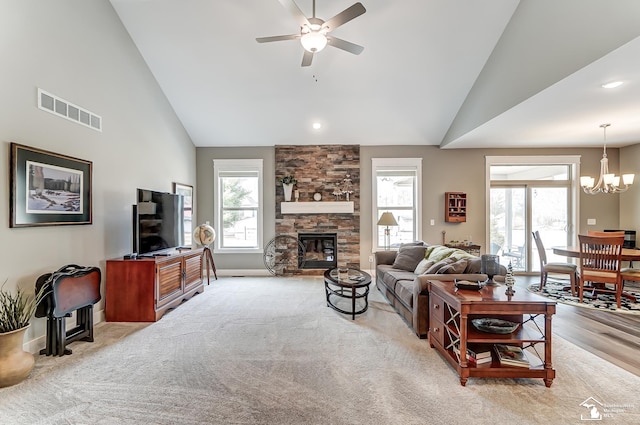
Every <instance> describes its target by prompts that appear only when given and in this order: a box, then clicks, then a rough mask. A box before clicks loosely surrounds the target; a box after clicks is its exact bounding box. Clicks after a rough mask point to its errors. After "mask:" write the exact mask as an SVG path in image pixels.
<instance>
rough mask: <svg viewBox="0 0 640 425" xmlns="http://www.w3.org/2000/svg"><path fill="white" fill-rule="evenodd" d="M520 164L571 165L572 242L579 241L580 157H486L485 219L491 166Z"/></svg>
mask: <svg viewBox="0 0 640 425" xmlns="http://www.w3.org/2000/svg"><path fill="white" fill-rule="evenodd" d="M519 164H539V165H570V166H571V167H570V168H571V175H570V176H569V180H570V184H571V187H570V189H569V193H570V194H571V216H570V217H569V220H570V221H571V222H572V226H571V228H570V238H571V240H574V241H577V240H578V236H577V235H578V231H579V229H578V223H580V221H579V219H578V214H579V211H580V184H579V183H580V180H579V179H580V177H579V176H580V155H550V156H486V157H485V180H484V181H485V185H486V187H485V199H487V202H485V217H490V214H491V211H490V210H491V205H489V199H491V166H492V165H519ZM489 237H490V235H489V226H488V225H487V233H486V235H485V246H489Z"/></svg>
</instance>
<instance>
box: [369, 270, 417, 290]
mask: <svg viewBox="0 0 640 425" xmlns="http://www.w3.org/2000/svg"><path fill="white" fill-rule="evenodd" d="M377 271H378V279H380V280H382V283H384V285H385V286H386V287H387V288H389V289H390V290H391V291H395V289H396V283H398V281H400V280H409V281H412V282H413V280H414V279H415V278H416V275H415V274H414V273H413V272H408V271H406V270H398V269H394V268H393V267H391V266H389V265H386V264H383V265H379V266H378V267H377Z"/></svg>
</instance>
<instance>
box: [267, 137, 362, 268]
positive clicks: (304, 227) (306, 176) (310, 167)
mask: <svg viewBox="0 0 640 425" xmlns="http://www.w3.org/2000/svg"><path fill="white" fill-rule="evenodd" d="M275 164H276V167H275V169H276V175H275V179H274V180H275V181H274V184H276V185H277V189H276V235H283V234H284V235H289V236H293V237H295V238H298V235H299V234H316V235H326V234H331V235H334V234H335V253H334V258H335V260H336V261H337V265H338V266H340V267H344V266H348V267H354V268H359V267H360V146H357V145H345V146H340V145H321V146H290V145H287V146H276V148H275ZM286 175H291V176H293V177H295V178H296V179H297V181H298V183H297V185H296V186H295V187H294V189H295V190H297V191H298V193H299V203H301V204H302V203H304V205H301V206H302V207H312V208H298V209H295V210H300V211H301V212H287V213H283V212H282V208H281V204H282V203H283V202H284V191H283V188H282V185H281V184H280V183H278V179H279V178H282V177H284V176H286ZM347 175H348V176H349V178H350V179H351V183H352V184H353V193H352V194H351V196H350V197H349V201H351V202H353V212H343V209H340V208H337V209H334V208H331V207H332V206H333V205H338V204H336V203H335V201H337V200H338V199H337V198H336V197H335V196H334V195H333V192H334V191H335V189H336V187H338V186H340V185H341V184H342V182H343V180H344V179H345V178H347ZM316 193H319V194H320V196H321V201H315V200H314V194H316ZM345 200H346V199H345V197H342V199H340V201H345ZM294 202H295V201H292V202H291V203H294ZM343 203H344V202H343ZM316 206H317V207H320V206H322V208H315V207H316ZM326 207H328V210H329V211H330V212H323V211H325V210H326V209H327V208H326ZM288 209H289V208H288ZM334 211H339V212H334ZM349 211H351V210H349ZM322 241H323V240H322V239H321V240H320V244H322ZM304 246H305V248H307V246H306V245H304ZM314 250H315V244H314ZM313 254H314V255H315V254H319V253H317V252H313ZM336 255H337V256H336ZM316 260H317V259H312V261H316ZM323 261H327V260H326V257H325V259H324V260H323ZM305 263H306V262H305ZM312 264H315V265H318V263H312ZM325 266H328V263H321V264H319V265H318V267H320V268H306V266H305V268H302V269H298V270H297V272H296V274H303V275H321V274H322V273H323V272H324V270H326V268H329V267H334V265H331V266H328V267H325Z"/></svg>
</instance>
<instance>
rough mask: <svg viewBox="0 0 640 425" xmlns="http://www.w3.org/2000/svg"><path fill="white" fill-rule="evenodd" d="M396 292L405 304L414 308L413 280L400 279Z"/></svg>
mask: <svg viewBox="0 0 640 425" xmlns="http://www.w3.org/2000/svg"><path fill="white" fill-rule="evenodd" d="M395 292H396V296H397V297H398V299H400V300H401V301H402V303H403V304H404V305H406V306H407V307H409V308H413V280H399V281H398V283H396V291H395Z"/></svg>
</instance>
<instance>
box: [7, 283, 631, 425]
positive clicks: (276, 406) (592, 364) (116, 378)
mask: <svg viewBox="0 0 640 425" xmlns="http://www.w3.org/2000/svg"><path fill="white" fill-rule="evenodd" d="M370 300H371V305H370V308H369V310H368V311H367V312H366V313H365V314H363V315H361V316H357V317H356V320H354V321H352V320H351V318H350V317H347V316H345V315H342V314H339V313H337V312H335V311H333V310H332V309H330V308H328V307H326V304H325V299H324V288H323V283H322V280H321V278H312V277H308V278H277V277H261V278H221V279H219V280H217V281H212V283H211V286H207V287H206V291H205V293H204V294H201V295H198V296H196V297H194V298H193V299H191V300H189V301H187V302H186V303H184V304H183V305H181V306H180V307H179V308H177V309H175V310H173V311H171V312H169V313H168V314H167V315H165V317H164V318H162V319H161V320H160V321H159V322H157V323H154V324H130V323H101V324H99V325H98V326H96V329H95V333H96V342H94V343H87V342H76V343H73V344H71V348H72V349H73V354H72V355H70V356H64V357H62V358H60V357H45V356H37V357H36V367H35V369H34V371H33V372H32V374H31V376H30V377H29V379H27V380H26V381H24V382H22V383H21V384H18V385H16V386H14V387H10V388H5V389H0V424H29V425H36V424H109V425H111V424H307V425H308V424H447V425H452V424H464V425H469V424H490V425H496V424H505V423H518V424H549V423H566V424H578V423H581V420H580V416H581V415H584V416H585V417H586V415H587V414H588V411H587V410H586V409H585V408H584V407H581V406H580V403H582V402H583V401H584V400H586V399H587V398H589V397H593V398H595V399H596V400H598V401H599V402H600V403H603V404H608V405H614V404H615V405H626V406H625V407H624V408H622V410H624V412H621V413H616V414H615V415H614V418H613V419H612V420H611V422H612V423H615V424H638V423H640V406H637V405H636V406H632V404H633V403H634V402H635V400H637V391H635V390H632V389H634V388H635V389H637V388H640V378H638V377H637V376H635V375H632V374H631V373H628V372H626V371H624V370H622V369H620V368H618V367H617V366H613V365H611V364H609V363H607V362H606V361H604V360H601V359H600V358H598V357H596V356H593V355H591V354H590V353H587V352H585V351H584V350H582V349H580V348H577V347H575V346H574V345H572V344H570V343H568V342H566V341H564V340H562V339H560V338H558V337H555V338H554V345H553V355H554V367H555V369H556V371H557V377H556V379H555V380H554V383H553V385H552V387H551V388H546V387H545V386H544V383H543V381H542V380H541V379H537V380H529V379H504V380H498V379H488V380H481V379H470V380H469V382H468V383H467V386H466V387H462V386H460V384H459V380H458V378H457V375H456V374H455V372H454V371H453V370H452V369H451V368H450V367H449V366H448V365H447V363H445V361H444V360H443V359H442V358H441V357H440V355H439V354H438V353H437V352H436V351H435V350H433V349H431V348H430V347H429V344H428V342H427V341H426V340H420V339H418V338H417V337H416V336H415V335H414V334H413V333H412V332H411V331H410V330H409V328H408V327H407V326H406V325H405V323H404V322H402V320H401V319H400V317H399V316H398V315H397V314H396V313H395V312H394V311H393V309H392V308H391V307H390V306H389V305H388V304H387V302H386V301H385V300H384V299H383V298H382V296H381V295H380V294H379V293H378V291H377V290H376V289H375V288H372V290H371V294H370ZM603 409H604V408H603ZM605 419H609V418H605Z"/></svg>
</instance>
